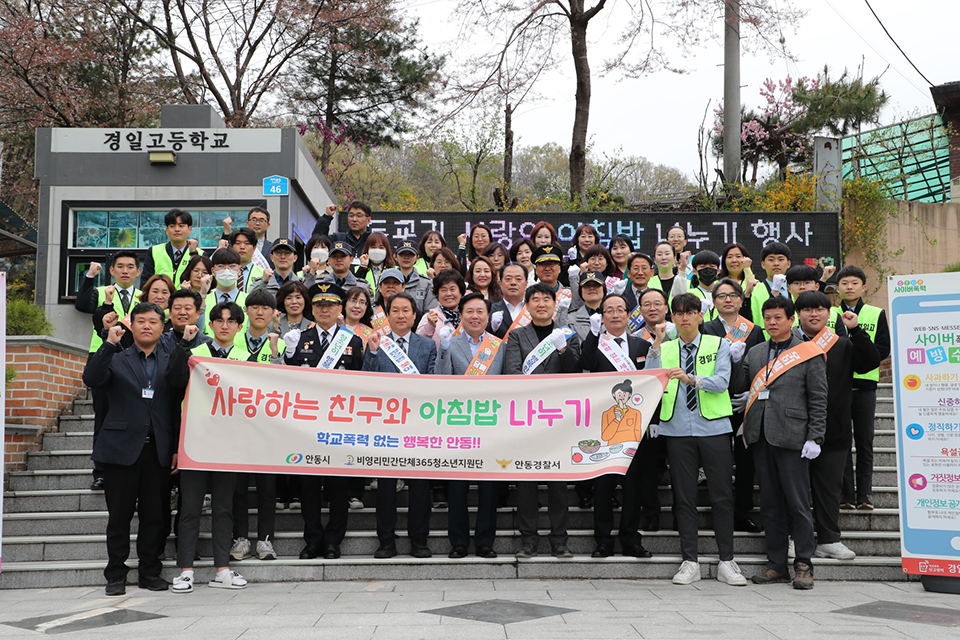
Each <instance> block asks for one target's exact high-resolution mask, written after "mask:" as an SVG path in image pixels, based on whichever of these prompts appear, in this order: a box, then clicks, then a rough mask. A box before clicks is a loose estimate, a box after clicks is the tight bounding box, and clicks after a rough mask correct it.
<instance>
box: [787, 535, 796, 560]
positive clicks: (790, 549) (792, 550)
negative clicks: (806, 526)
mask: <svg viewBox="0 0 960 640" xmlns="http://www.w3.org/2000/svg"><path fill="white" fill-rule="evenodd" d="M796 557H797V549H796V547H794V545H793V538H790V542H789V543H788V544H787V558H789V559H790V560H793V559H794V558H796Z"/></svg>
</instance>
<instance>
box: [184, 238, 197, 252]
mask: <svg viewBox="0 0 960 640" xmlns="http://www.w3.org/2000/svg"><path fill="white" fill-rule="evenodd" d="M198 246H200V241H199V240H197V239H196V238H187V252H188V253H193V252H194V251H196V250H197V247H198Z"/></svg>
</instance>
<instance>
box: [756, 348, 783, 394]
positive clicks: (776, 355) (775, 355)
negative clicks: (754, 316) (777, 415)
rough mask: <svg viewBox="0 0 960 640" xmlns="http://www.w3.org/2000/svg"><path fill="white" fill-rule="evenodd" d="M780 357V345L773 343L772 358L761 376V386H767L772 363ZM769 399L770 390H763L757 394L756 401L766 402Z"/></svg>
mask: <svg viewBox="0 0 960 640" xmlns="http://www.w3.org/2000/svg"><path fill="white" fill-rule="evenodd" d="M779 357H780V345H779V344H777V343H774V351H773V357H772V358H771V359H770V361H769V362H767V367H766V369H765V371H764V375H763V386H764V387H766V386H767V382H768V381H769V380H770V370H771V369H773V363H774V362H776V361H777V358H779ZM769 397H770V389H764V390H762V391H761V392H760V393H758V394H757V400H766V399H768V398H769Z"/></svg>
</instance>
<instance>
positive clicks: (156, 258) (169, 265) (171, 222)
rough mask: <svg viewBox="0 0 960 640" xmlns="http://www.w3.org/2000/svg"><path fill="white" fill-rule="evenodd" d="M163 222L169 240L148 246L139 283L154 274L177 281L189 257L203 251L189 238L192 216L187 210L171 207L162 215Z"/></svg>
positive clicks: (191, 228) (201, 253)
mask: <svg viewBox="0 0 960 640" xmlns="http://www.w3.org/2000/svg"><path fill="white" fill-rule="evenodd" d="M163 224H164V225H165V226H166V233H167V238H169V240H168V241H167V242H164V243H163V244H156V245H154V246H152V247H150V250H149V251H148V252H147V257H146V259H145V260H144V261H143V272H142V273H141V274H140V282H141V283H145V282H146V281H147V280H149V279H150V278H151V277H153V275H154V274H160V275H165V276H167V277H168V278H170V279H171V280H173V282H177V283H179V282H180V276H182V275H183V273H184V272H185V271H186V267H187V263H188V262H189V261H190V259H191V258H192V257H194V256H198V255H203V252H202V251H199V250H198V249H197V241H196V240H194V239H192V238H190V234H191V233H193V216H191V215H190V213H189V212H187V211H183V210H181V209H171V210H170V211H168V212H167V214H166V215H165V216H163Z"/></svg>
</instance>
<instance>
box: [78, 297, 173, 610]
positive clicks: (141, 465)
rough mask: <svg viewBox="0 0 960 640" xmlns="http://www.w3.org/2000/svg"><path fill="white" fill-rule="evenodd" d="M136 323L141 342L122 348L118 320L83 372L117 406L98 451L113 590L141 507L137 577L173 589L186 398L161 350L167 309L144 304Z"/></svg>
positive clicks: (135, 313)
mask: <svg viewBox="0 0 960 640" xmlns="http://www.w3.org/2000/svg"><path fill="white" fill-rule="evenodd" d="M130 323H131V326H132V330H133V341H134V346H133V348H130V349H125V350H123V351H118V343H119V342H120V338H121V336H122V335H123V329H122V327H120V326H114V327H113V328H112V329H110V333H109V335H108V337H107V340H106V342H105V343H104V344H103V345H102V346H101V347H100V348H99V349H98V350H97V352H96V353H94V354H93V355H91V356H90V359H89V361H88V362H87V366H86V369H84V372H83V382H84V384H86V385H87V386H89V387H91V388H94V389H100V390H102V391H103V393H104V395H105V397H106V399H107V403H108V405H109V410H108V411H107V414H106V416H105V418H104V421H103V429H102V430H101V432H100V437H99V438H97V443H96V446H95V447H94V450H93V459H94V461H96V462H98V463H100V464H102V465H103V470H104V497H105V498H106V502H107V513H108V520H107V567H106V569H104V571H103V575H104V577H105V578H106V579H107V587H106V594H107V595H108V596H119V595H123V594H124V593H125V592H126V587H125V584H126V577H127V566H126V564H125V563H126V560H127V556H128V555H129V553H130V521H131V519H132V518H133V514H134V511H136V512H137V514H138V516H139V521H140V529H139V531H138V533H137V557H138V558H139V566H138V574H139V575H138V581H137V583H138V585H139V586H140V588H142V589H149V590H151V591H166V590H167V588H168V587H169V583H168V582H167V581H166V580H164V579H163V578H161V577H160V570H161V568H162V566H161V562H160V561H161V558H162V557H163V550H164V545H165V543H166V538H167V532H168V531H169V530H170V476H171V474H173V473H176V472H177V453H176V452H177V446H178V442H179V434H180V428H179V427H180V425H179V424H178V422H177V421H176V415H175V414H176V410H177V408H178V403H179V402H180V400H181V397H180V395H179V394H178V393H176V391H175V390H174V389H173V388H172V387H170V386H169V385H167V384H166V382H165V380H164V372H165V371H166V368H167V361H168V360H169V357H170V356H169V354H168V353H167V352H165V351H162V350H160V349H157V348H156V347H157V342H158V341H159V340H160V335H161V334H162V333H163V309H161V308H160V307H159V306H157V305H156V304H153V303H151V302H141V303H140V304H138V305H136V306H135V307H134V308H133V310H132V311H131V312H130Z"/></svg>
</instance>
